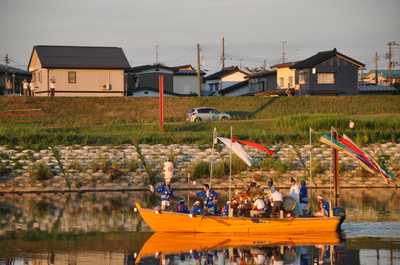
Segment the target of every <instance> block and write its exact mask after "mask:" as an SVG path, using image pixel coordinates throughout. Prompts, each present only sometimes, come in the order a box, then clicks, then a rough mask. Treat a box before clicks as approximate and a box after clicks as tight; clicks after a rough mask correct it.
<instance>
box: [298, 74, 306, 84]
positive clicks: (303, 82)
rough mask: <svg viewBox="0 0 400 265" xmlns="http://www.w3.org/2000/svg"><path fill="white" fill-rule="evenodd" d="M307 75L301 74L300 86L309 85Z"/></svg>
mask: <svg viewBox="0 0 400 265" xmlns="http://www.w3.org/2000/svg"><path fill="white" fill-rule="evenodd" d="M306 78H307V74H306V73H301V74H299V84H300V85H305V84H307V81H306V80H307V79H306Z"/></svg>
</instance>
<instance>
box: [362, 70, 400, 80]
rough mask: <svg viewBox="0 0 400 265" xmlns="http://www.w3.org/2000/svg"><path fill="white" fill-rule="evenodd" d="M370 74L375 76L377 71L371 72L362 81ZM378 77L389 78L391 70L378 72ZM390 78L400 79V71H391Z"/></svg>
mask: <svg viewBox="0 0 400 265" xmlns="http://www.w3.org/2000/svg"><path fill="white" fill-rule="evenodd" d="M370 74H373V75H374V76H375V70H373V71H369V72H368V73H367V74H365V75H364V76H363V77H362V78H361V79H363V78H365V77H366V76H368V75H370ZM378 75H379V76H382V77H385V78H389V70H378ZM390 76H391V78H400V70H397V69H396V70H395V69H392V70H390Z"/></svg>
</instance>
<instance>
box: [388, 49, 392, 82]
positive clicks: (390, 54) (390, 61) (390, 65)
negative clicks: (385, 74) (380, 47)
mask: <svg viewBox="0 0 400 265" xmlns="http://www.w3.org/2000/svg"><path fill="white" fill-rule="evenodd" d="M388 45H389V86H392V76H391V69H392V42H390V41H389V43H388Z"/></svg>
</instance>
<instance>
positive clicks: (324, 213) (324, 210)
mask: <svg viewBox="0 0 400 265" xmlns="http://www.w3.org/2000/svg"><path fill="white" fill-rule="evenodd" d="M317 199H318V202H319V205H320V206H319V209H318V211H317V212H316V213H315V216H318V217H329V202H327V201H324V197H322V195H318V197H317Z"/></svg>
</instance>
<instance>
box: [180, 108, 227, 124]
mask: <svg viewBox="0 0 400 265" xmlns="http://www.w3.org/2000/svg"><path fill="white" fill-rule="evenodd" d="M230 119H231V115H229V114H228V113H223V112H220V111H219V110H216V109H213V108H194V109H191V110H190V111H189V113H188V116H187V120H188V121H190V122H200V121H228V120H230Z"/></svg>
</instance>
